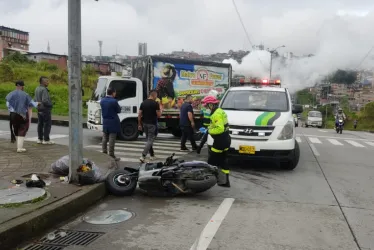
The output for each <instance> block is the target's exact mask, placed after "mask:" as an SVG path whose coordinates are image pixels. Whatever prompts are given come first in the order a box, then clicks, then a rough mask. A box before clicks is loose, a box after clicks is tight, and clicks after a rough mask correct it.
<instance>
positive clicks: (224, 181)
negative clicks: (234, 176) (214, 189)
mask: <svg viewBox="0 0 374 250" xmlns="http://www.w3.org/2000/svg"><path fill="white" fill-rule="evenodd" d="M217 185H218V186H221V187H230V180H229V174H225V173H223V172H222V170H220V171H219V172H218V180H217Z"/></svg>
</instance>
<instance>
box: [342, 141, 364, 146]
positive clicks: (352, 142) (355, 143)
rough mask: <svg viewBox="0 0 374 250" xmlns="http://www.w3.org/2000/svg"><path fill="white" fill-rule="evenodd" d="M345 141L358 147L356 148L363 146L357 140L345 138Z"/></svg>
mask: <svg viewBox="0 0 374 250" xmlns="http://www.w3.org/2000/svg"><path fill="white" fill-rule="evenodd" d="M345 141H346V142H348V143H349V144H351V145H353V146H355V147H358V148H364V147H365V146H364V145H362V144H360V143H358V142H355V141H351V140H345Z"/></svg>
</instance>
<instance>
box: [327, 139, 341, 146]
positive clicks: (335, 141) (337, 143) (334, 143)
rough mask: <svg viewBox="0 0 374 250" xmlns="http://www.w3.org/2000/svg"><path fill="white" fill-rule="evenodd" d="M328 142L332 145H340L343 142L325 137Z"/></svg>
mask: <svg viewBox="0 0 374 250" xmlns="http://www.w3.org/2000/svg"><path fill="white" fill-rule="evenodd" d="M327 140H328V141H329V142H331V143H332V144H333V145H337V146H342V145H343V144H342V143H340V142H339V141H337V140H335V139H327Z"/></svg>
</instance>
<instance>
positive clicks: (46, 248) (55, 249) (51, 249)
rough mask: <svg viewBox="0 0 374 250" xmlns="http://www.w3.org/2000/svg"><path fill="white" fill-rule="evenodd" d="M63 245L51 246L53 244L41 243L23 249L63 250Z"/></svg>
mask: <svg viewBox="0 0 374 250" xmlns="http://www.w3.org/2000/svg"><path fill="white" fill-rule="evenodd" d="M64 248H65V246H53V245H42V244H33V245H30V246H28V247H26V248H24V249H23V250H63V249H64Z"/></svg>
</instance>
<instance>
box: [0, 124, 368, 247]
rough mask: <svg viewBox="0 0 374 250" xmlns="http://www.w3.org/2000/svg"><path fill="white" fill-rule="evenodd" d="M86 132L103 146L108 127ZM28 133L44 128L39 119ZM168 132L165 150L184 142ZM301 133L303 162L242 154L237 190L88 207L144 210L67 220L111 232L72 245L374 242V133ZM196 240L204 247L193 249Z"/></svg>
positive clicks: (133, 148)
mask: <svg viewBox="0 0 374 250" xmlns="http://www.w3.org/2000/svg"><path fill="white" fill-rule="evenodd" d="M7 128H8V123H6V122H0V136H1V137H4V136H6V137H9V135H6V134H4V133H5V131H6V130H7ZM1 131H3V132H1ZM1 133H3V134H1ZM66 133H67V128H59V127H54V128H53V129H52V134H55V135H61V136H62V135H63V134H65V135H66ZM84 135H85V136H84V145H85V146H88V147H91V148H93V149H99V148H98V146H99V142H100V138H99V135H97V134H96V133H95V132H91V131H87V130H85V132H84ZM28 136H29V137H35V136H36V135H35V127H34V126H33V127H32V128H31V130H30V133H29V135H28ZM161 137H162V138H163V139H161V140H158V141H157V145H156V152H158V153H159V155H160V156H162V155H163V154H165V155H166V154H168V153H170V152H172V151H173V150H175V148H176V147H177V146H178V142H177V141H175V140H173V139H172V138H171V137H168V136H167V135H163V136H161ZM297 140H298V141H299V144H300V148H301V158H300V163H299V165H298V167H297V168H296V169H295V170H294V171H280V170H278V169H276V167H275V166H272V165H271V164H268V163H266V164H265V163H250V162H248V163H244V162H243V163H241V164H240V165H238V166H233V169H232V175H231V183H232V187H231V188H230V189H226V188H221V187H214V188H213V189H211V190H209V191H207V192H205V193H202V194H200V195H196V196H191V197H177V198H154V197H146V196H144V195H142V194H140V193H136V194H135V195H134V196H132V197H123V198H122V197H120V198H118V197H108V198H106V199H105V200H104V201H102V202H101V203H100V204H98V205H97V206H95V207H93V208H92V209H90V210H89V211H88V212H87V214H86V215H89V216H91V217H92V218H94V217H95V213H96V212H99V211H105V210H115V209H118V210H126V211H130V212H133V213H134V214H135V216H134V217H133V218H131V219H130V220H128V221H126V222H122V223H118V224H112V225H93V224H89V223H86V222H84V221H83V219H82V218H83V217H79V218H77V219H75V220H73V221H71V222H69V223H67V224H66V225H64V226H63V228H64V229H70V230H81V231H94V232H103V233H105V234H104V235H103V236H101V237H100V238H99V239H97V240H96V241H95V242H94V243H92V244H91V245H89V246H86V247H83V246H71V247H68V248H65V249H126V250H127V249H225V250H226V249H256V250H257V249H261V250H262V249H264V250H272V249H274V250H275V249H277V250H278V249H282V250H285V249H287V250H288V249H292V250H299V249H305V250H306V249H308V250H311V249H340V250H345V249H346V250H353V249H364V250H367V249H371V250H374V192H373V190H374V163H373V162H374V154H373V152H374V134H369V133H364V132H350V131H343V134H342V135H340V134H336V133H334V131H332V130H320V129H316V128H297ZM55 141H56V143H61V144H66V143H67V141H68V140H67V137H64V138H58V139H55ZM142 146H143V142H142V139H140V140H139V141H138V142H131V143H129V142H128V143H123V144H119V145H118V149H117V152H120V154H121V157H122V158H123V159H128V160H129V161H130V162H135V161H136V160H137V155H139V153H140V151H141V149H142ZM195 242H198V243H199V244H201V245H202V246H203V247H202V248H194V247H193V246H194V244H195Z"/></svg>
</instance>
